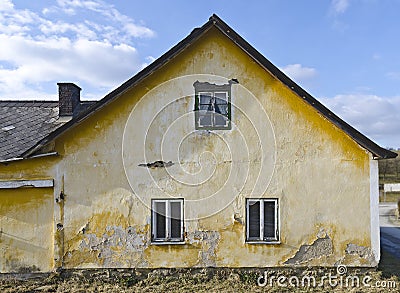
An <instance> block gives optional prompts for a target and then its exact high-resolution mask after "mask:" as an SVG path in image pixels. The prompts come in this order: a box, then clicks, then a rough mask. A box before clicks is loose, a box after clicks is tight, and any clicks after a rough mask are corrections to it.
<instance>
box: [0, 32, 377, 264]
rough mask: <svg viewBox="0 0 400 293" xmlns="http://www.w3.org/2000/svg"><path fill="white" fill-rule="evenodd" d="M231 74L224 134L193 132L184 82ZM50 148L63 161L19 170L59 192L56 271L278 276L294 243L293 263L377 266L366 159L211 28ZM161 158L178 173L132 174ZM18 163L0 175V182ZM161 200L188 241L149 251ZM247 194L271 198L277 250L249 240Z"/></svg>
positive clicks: (152, 247)
mask: <svg viewBox="0 0 400 293" xmlns="http://www.w3.org/2000/svg"><path fill="white" fill-rule="evenodd" d="M231 78H237V79H238V80H239V84H238V85H232V104H233V114H232V120H233V127H232V130H218V131H210V132H209V131H195V130H194V114H193V109H194V98H193V94H194V88H193V83H194V82H195V81H196V80H199V81H208V82H212V83H217V84H224V83H226V82H227V81H228V80H229V79H231ZM55 150H56V151H57V152H58V153H59V154H60V158H58V159H48V160H51V162H47V161H46V162H43V161H36V162H37V163H35V162H34V160H32V161H31V162H30V163H29V164H31V166H30V167H29V168H27V170H30V171H25V173H26V174H27V175H26V176H28V174H29V175H30V176H32V173H30V172H33V173H43V174H41V175H42V176H44V175H46V176H49V175H50V176H51V177H52V178H55V181H56V186H55V190H54V194H55V198H57V194H59V193H60V191H61V190H63V193H64V194H65V199H64V200H63V201H62V204H56V203H54V221H55V222H57V223H58V224H60V227H62V229H60V230H59V231H58V232H57V233H58V234H57V235H56V236H55V237H54V239H55V242H56V243H55V249H54V258H55V259H57V260H58V261H56V263H55V265H56V266H59V265H63V266H64V267H66V268H83V267H149V268H155V267H191V266H224V267H257V266H261V267H266V266H283V265H285V262H286V261H288V260H289V259H291V258H292V257H294V256H295V255H296V253H297V252H298V251H299V249H300V247H301V246H302V245H311V246H310V247H311V249H310V251H312V252H313V253H311V254H310V255H307V254H306V255H300V257H301V260H300V261H295V260H293V262H292V264H294V265H330V266H333V265H334V264H335V263H337V262H341V263H344V264H348V265H364V266H370V265H375V260H374V258H373V256H371V252H370V247H371V236H370V231H371V227H370V204H369V196H370V179H369V176H370V159H371V156H370V155H369V154H368V153H367V152H366V151H365V150H364V149H362V148H361V147H360V146H358V145H357V144H356V143H355V142H354V141H353V140H351V139H350V138H349V137H348V136H347V135H345V134H344V133H343V132H342V131H341V130H339V129H338V128H337V127H335V126H333V125H332V124H331V123H330V122H328V121H327V120H326V119H324V118H323V117H322V116H321V115H319V114H318V113H317V112H316V111H315V110H314V109H313V108H312V107H311V106H310V105H308V104H306V103H305V102H304V101H303V100H302V99H301V98H299V97H298V96H296V95H295V94H294V93H293V92H292V91H290V90H289V89H288V88H286V87H285V86H284V85H283V84H282V83H280V82H279V81H277V80H276V79H275V78H273V77H272V76H271V75H270V74H268V73H267V72H266V71H265V70H264V69H263V68H261V67H260V66H259V65H258V64H256V63H255V62H254V61H253V60H252V59H251V58H250V57H249V56H247V55H246V54H245V53H243V51H241V50H240V49H239V48H238V47H236V46H235V45H233V44H232V43H231V41H229V40H228V39H227V38H226V37H224V36H223V35H222V34H221V33H220V32H218V31H217V30H216V29H215V28H212V29H211V30H210V31H208V32H207V33H206V34H205V35H204V36H203V37H202V38H201V39H200V40H198V41H197V42H196V43H195V44H194V45H192V46H190V47H189V48H187V49H186V50H185V51H184V52H183V53H181V54H180V55H179V56H177V57H176V58H175V59H173V60H172V61H171V62H170V63H168V64H167V65H166V66H164V67H162V68H161V69H160V70H158V71H157V72H155V73H154V74H152V75H151V76H149V77H148V78H146V79H145V80H144V81H143V82H141V83H140V85H138V86H136V87H134V88H132V89H130V90H129V91H127V92H126V93H124V94H123V95H122V96H121V97H120V98H118V99H117V100H116V101H114V102H112V103H111V104H109V105H107V106H106V107H105V108H103V109H102V110H100V111H99V112H97V113H95V114H94V115H92V116H91V117H90V118H89V119H87V120H85V121H84V122H83V123H81V124H80V125H78V126H76V127H74V128H72V129H71V130H69V131H68V132H67V133H65V134H64V135H63V136H62V137H60V138H59V139H57V141H56V144H55ZM157 160H164V161H169V160H171V161H173V163H174V165H173V166H171V167H168V168H156V169H148V168H145V167H140V166H138V165H139V164H142V163H148V162H154V161H157ZM39 162H40V164H41V166H45V167H44V169H45V170H46V171H43V170H42V169H41V168H39V167H34V166H36V164H38V163H39ZM21 164H27V163H21V162H19V163H18V162H16V163H13V164H10V165H8V166H0V171H1V172H0V174H1V175H0V176H1V177H2V178H6V179H10V177H14V176H15V175H14V174H16V173H17V172H18V171H17V170H24V168H22V167H21V166H23V165H21ZM35 168H36V169H35ZM21 172H24V171H21ZM20 175H21V174H20ZM0 196H1V193H0ZM169 196H173V197H179V198H184V199H185V202H184V214H185V232H186V241H185V244H180V245H153V244H151V243H150V224H151V220H150V216H151V211H150V209H149V207H150V203H151V199H155V198H168V197H169ZM42 198H43V203H41V204H40V202H42V201H38V205H39V206H40V209H43V208H44V207H45V206H46V207H47V205H48V204H49V203H47V200H45V199H47V198H48V197H47V195H43V196H42ZM246 198H278V199H279V211H280V218H279V221H280V243H279V244H273V245H271V244H248V243H245V221H246V216H245V199H246ZM45 202H46V203H45ZM4 213H8V212H7V211H6V212H4ZM52 213H53V211H52ZM47 214H49V213H47ZM8 215H9V214H8ZM46 223H47V222H46ZM57 223H55V224H57ZM46 225H47V224H46ZM46 227H47V226H46ZM49 227H50V226H49ZM51 227H53V226H51ZM15 229H16V230H18V231H19V229H20V228H19V227H15ZM21 229H22V228H21ZM21 231H22V230H21ZM49 231H50V230H49ZM38 237H40V236H38ZM0 239H1V238H0ZM60 239H64V241H62V240H60ZM44 240H46V239H44ZM44 240H43V239H41V240H38V241H41V242H43V241H44ZM0 241H1V240H0ZM46 241H47V240H46ZM46 241H45V242H46ZM49 241H53V240H49ZM46 243H47V242H46ZM0 244H1V243H0ZM349 244H351V245H353V246H352V249H351V250H348V252H347V253H346V252H345V251H346V248H348V245H349ZM10 245H11V244H10ZM363 249H364V250H363ZM361 250H363V251H364V252H365V251H367V252H368V253H365V254H364V255H366V256H364V257H361V256H360V255H358V251H361ZM32 261H33V259H32ZM49 263H51V257H50V259H49ZM289 263H290V261H289ZM43 269H45V266H44V265H43Z"/></svg>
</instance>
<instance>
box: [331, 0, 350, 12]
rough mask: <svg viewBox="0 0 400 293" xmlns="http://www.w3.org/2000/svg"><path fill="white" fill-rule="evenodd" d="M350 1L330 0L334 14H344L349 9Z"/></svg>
mask: <svg viewBox="0 0 400 293" xmlns="http://www.w3.org/2000/svg"><path fill="white" fill-rule="evenodd" d="M349 2H350V0H332V2H331V6H332V9H333V11H334V12H335V13H337V14H340V13H344V12H345V11H346V10H347V8H348V7H349Z"/></svg>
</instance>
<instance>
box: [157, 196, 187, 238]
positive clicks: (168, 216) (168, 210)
mask: <svg viewBox="0 0 400 293" xmlns="http://www.w3.org/2000/svg"><path fill="white" fill-rule="evenodd" d="M160 202H163V203H165V213H166V215H165V219H166V224H165V230H166V231H165V236H166V237H165V238H157V237H155V235H156V234H157V212H156V208H155V206H156V203H160ZM174 202H179V203H180V205H181V211H180V213H181V219H180V224H181V231H180V237H179V238H171V237H170V235H171V233H170V232H171V203H174ZM183 218H184V215H183V199H152V201H151V224H152V225H151V242H152V243H153V244H184V243H185V241H184V220H183Z"/></svg>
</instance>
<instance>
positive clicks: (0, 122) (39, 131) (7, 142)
mask: <svg viewBox="0 0 400 293" xmlns="http://www.w3.org/2000/svg"><path fill="white" fill-rule="evenodd" d="M89 104H90V105H91V104H93V102H89ZM87 105H88V102H84V103H82V106H83V107H85V106H87ZM63 124H65V121H63V120H60V119H59V117H58V101H0V160H2V161H4V160H10V159H14V158H18V157H19V156H20V155H21V154H22V153H24V152H26V151H27V150H28V149H30V148H32V147H34V146H35V145H36V144H37V142H38V141H40V140H42V139H43V138H45V137H46V136H48V135H49V134H50V133H52V132H53V131H54V130H56V129H57V128H58V127H60V126H62V125H63Z"/></svg>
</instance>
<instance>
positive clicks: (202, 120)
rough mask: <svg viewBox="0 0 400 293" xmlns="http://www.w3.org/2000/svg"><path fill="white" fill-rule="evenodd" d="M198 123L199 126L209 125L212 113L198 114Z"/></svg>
mask: <svg viewBox="0 0 400 293" xmlns="http://www.w3.org/2000/svg"><path fill="white" fill-rule="evenodd" d="M199 120H200V121H199V124H200V125H201V126H211V125H212V114H204V115H202V114H200V117H199Z"/></svg>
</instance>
